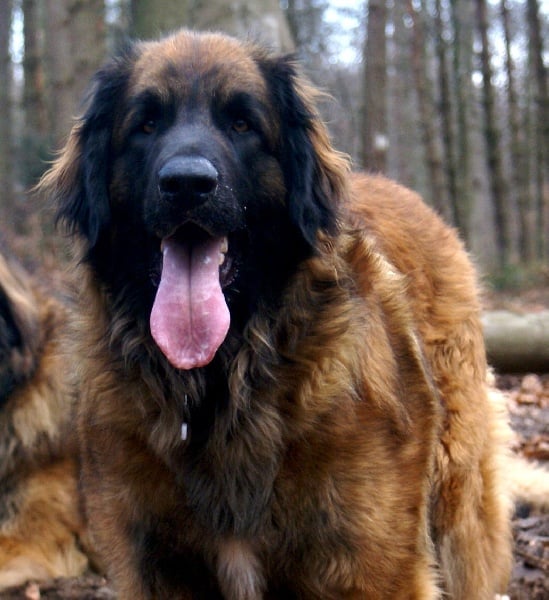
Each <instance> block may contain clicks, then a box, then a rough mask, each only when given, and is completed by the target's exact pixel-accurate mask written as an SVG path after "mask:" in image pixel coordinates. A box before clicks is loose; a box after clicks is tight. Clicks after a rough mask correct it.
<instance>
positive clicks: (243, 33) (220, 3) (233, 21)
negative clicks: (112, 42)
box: [131, 0, 294, 52]
mask: <svg viewBox="0 0 549 600" xmlns="http://www.w3.org/2000/svg"><path fill="white" fill-rule="evenodd" d="M131 8H132V10H131V14H132V35H134V36H137V37H142V38H149V37H158V36H159V35H161V34H166V33H170V32H172V31H174V30H175V29H177V28H179V27H181V26H183V25H185V26H187V27H192V28H194V29H207V30H219V31H225V32H226V33H229V34H231V35H235V36H237V37H239V38H241V39H254V40H258V41H260V42H262V43H264V44H266V45H269V46H271V47H273V48H276V49H278V50H280V51H283V52H287V51H291V50H293V48H294V45H293V40H292V36H291V34H290V29H289V26H288V22H287V20H286V17H285V16H284V14H283V12H282V9H281V8H280V4H279V3H278V1H277V0H256V1H255V2H253V1H252V0H237V1H235V2H226V1H225V0H194V1H193V2H191V1H190V0H154V1H152V0H132V3H131Z"/></svg>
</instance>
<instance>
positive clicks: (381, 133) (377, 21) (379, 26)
mask: <svg viewBox="0 0 549 600" xmlns="http://www.w3.org/2000/svg"><path fill="white" fill-rule="evenodd" d="M386 24H387V5H386V1H385V0H370V1H369V3H368V26H367V31H366V42H365V43H364V46H363V55H362V56H363V61H362V62H363V68H364V73H363V78H364V79H363V92H362V101H363V110H362V143H363V151H362V164H363V166H364V167H366V168H367V169H369V170H371V171H379V172H382V173H383V172H385V171H386V168H387V150H388V133H387V96H386V94H387V43H386V38H385V27H386Z"/></svg>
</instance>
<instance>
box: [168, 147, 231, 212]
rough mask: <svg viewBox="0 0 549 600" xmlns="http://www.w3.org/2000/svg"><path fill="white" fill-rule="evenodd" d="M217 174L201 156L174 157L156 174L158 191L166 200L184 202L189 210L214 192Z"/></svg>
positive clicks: (210, 164)
mask: <svg viewBox="0 0 549 600" xmlns="http://www.w3.org/2000/svg"><path fill="white" fill-rule="evenodd" d="M218 177H219V174H218V172H217V169H216V168H215V167H214V166H213V165H212V163H211V162H210V161H209V160H208V159H207V158H204V157H202V156H176V157H174V158H171V159H170V160H168V161H167V162H166V163H165V164H164V166H163V167H162V168H161V169H160V171H159V172H158V189H159V191H160V194H161V195H162V196H163V197H165V198H167V199H174V200H177V201H181V202H184V203H185V204H186V205H187V206H188V207H189V208H190V207H192V206H197V205H199V204H202V202H205V201H206V200H207V199H208V198H209V197H210V196H211V195H212V194H213V193H214V192H215V190H216V188H217V181H218Z"/></svg>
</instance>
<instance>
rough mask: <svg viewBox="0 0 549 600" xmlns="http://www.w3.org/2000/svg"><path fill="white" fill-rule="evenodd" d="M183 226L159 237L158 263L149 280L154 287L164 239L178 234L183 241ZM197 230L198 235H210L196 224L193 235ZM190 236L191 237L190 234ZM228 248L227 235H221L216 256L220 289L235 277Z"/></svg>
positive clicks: (158, 275) (162, 252)
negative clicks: (217, 256) (221, 238)
mask: <svg viewBox="0 0 549 600" xmlns="http://www.w3.org/2000/svg"><path fill="white" fill-rule="evenodd" d="M184 227H185V225H183V226H179V227H177V228H175V229H173V230H172V232H171V233H170V234H169V235H166V236H164V237H162V238H161V239H160V245H159V249H160V258H159V264H158V267H157V268H154V269H152V270H151V281H152V282H153V285H154V287H158V285H159V283H160V279H161V276H162V256H163V255H164V252H165V250H166V243H165V240H167V239H168V238H172V237H177V236H179V237H180V239H181V242H182V243H185V242H186V237H185V231H184ZM197 232H198V233H199V234H200V235H208V236H209V235H211V234H210V233H209V232H208V231H206V230H205V229H203V228H201V227H198V226H197V228H196V230H195V231H194V235H196V233H197ZM190 237H191V238H192V235H191V236H190ZM212 237H213V236H212ZM229 248H230V243H229V237H228V236H227V235H225V236H223V240H222V244H221V248H220V252H219V258H218V260H219V280H220V284H221V288H222V289H225V288H227V287H228V286H229V285H231V283H233V281H234V280H235V279H236V267H235V265H236V262H235V261H234V258H233V257H232V256H231V255H230V254H229Z"/></svg>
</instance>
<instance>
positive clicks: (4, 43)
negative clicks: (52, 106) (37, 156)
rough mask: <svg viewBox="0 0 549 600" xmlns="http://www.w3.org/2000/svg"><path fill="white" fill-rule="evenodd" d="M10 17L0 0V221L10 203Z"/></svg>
mask: <svg viewBox="0 0 549 600" xmlns="http://www.w3.org/2000/svg"><path fill="white" fill-rule="evenodd" d="M11 17H12V3H11V0H2V2H0V106H1V107H2V112H3V114H2V118H0V190H2V196H1V199H0V207H1V209H2V212H1V213H0V215H1V216H2V222H3V223H5V222H6V217H7V216H8V215H10V213H11V208H12V204H13V184H14V181H13V159H12V156H13V131H12V123H13V110H12V99H11V91H12V71H11V56H10V27H11Z"/></svg>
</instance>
